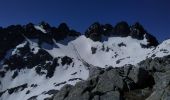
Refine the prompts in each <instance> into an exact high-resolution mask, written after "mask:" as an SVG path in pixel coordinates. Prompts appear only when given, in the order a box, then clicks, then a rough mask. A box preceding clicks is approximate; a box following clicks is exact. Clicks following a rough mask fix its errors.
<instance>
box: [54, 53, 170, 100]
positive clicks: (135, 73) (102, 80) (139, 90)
mask: <svg viewBox="0 0 170 100" xmlns="http://www.w3.org/2000/svg"><path fill="white" fill-rule="evenodd" d="M93 71H94V72H93ZM93 71H92V72H91V73H90V77H89V78H88V79H87V80H86V81H80V82H78V83H76V85H75V86H72V85H65V86H64V87H63V88H61V90H60V91H59V92H57V93H56V94H55V95H54V97H53V100H169V99H170V96H169V95H170V94H169V93H170V87H169V86H170V84H169V82H170V56H165V57H162V58H158V57H156V58H154V59H152V58H149V59H146V60H144V61H142V62H140V63H138V64H137V65H136V66H134V65H125V66H122V67H118V68H113V67H109V68H104V69H102V68H95V69H93Z"/></svg>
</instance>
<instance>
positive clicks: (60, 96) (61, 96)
mask: <svg viewBox="0 0 170 100" xmlns="http://www.w3.org/2000/svg"><path fill="white" fill-rule="evenodd" d="M72 88H73V86H72V85H68V84H66V85H65V86H64V87H63V88H62V89H61V90H60V92H58V93H57V94H55V95H54V99H53V100H65V98H67V96H68V94H69V93H70V90H71V89H72Z"/></svg>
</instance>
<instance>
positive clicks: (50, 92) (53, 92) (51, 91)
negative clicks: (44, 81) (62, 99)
mask: <svg viewBox="0 0 170 100" xmlns="http://www.w3.org/2000/svg"><path fill="white" fill-rule="evenodd" d="M57 92H58V90H54V89H52V90H49V91H48V92H46V93H45V94H48V95H52V94H56V93H57Z"/></svg>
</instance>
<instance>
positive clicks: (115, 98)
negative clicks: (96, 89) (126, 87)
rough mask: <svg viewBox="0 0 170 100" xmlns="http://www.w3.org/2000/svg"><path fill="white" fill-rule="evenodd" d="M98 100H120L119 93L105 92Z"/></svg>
mask: <svg viewBox="0 0 170 100" xmlns="http://www.w3.org/2000/svg"><path fill="white" fill-rule="evenodd" d="M98 100H120V93H119V92H118V91H111V92H107V93H106V94H104V95H102V96H100V99H98Z"/></svg>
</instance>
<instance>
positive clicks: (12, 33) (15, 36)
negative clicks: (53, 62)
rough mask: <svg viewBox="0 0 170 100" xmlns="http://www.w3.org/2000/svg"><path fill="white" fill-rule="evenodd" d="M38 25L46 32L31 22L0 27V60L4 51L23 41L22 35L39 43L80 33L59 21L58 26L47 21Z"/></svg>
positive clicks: (75, 35)
mask: <svg viewBox="0 0 170 100" xmlns="http://www.w3.org/2000/svg"><path fill="white" fill-rule="evenodd" d="M39 27H40V28H42V29H44V30H46V33H43V31H40V30H37V29H36V28H35V25H34V24H32V23H29V24H27V25H23V26H21V25H11V26H8V27H7V28H0V40H1V42H0V47H1V50H0V60H1V59H2V58H3V57H4V55H5V54H6V51H8V50H10V49H11V48H14V47H15V46H17V45H18V44H19V43H21V42H23V41H24V40H25V38H24V36H25V37H27V38H29V39H39V43H43V42H46V43H49V44H52V43H53V42H52V39H55V40H56V41H59V40H63V39H64V38H66V37H67V36H68V37H69V36H71V37H77V36H79V35H80V33H79V32H76V31H75V30H70V29H69V27H68V26H67V25H66V24H65V23H61V24H60V25H59V26H58V27H51V26H50V25H49V24H48V23H45V22H41V23H40V24H39Z"/></svg>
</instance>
